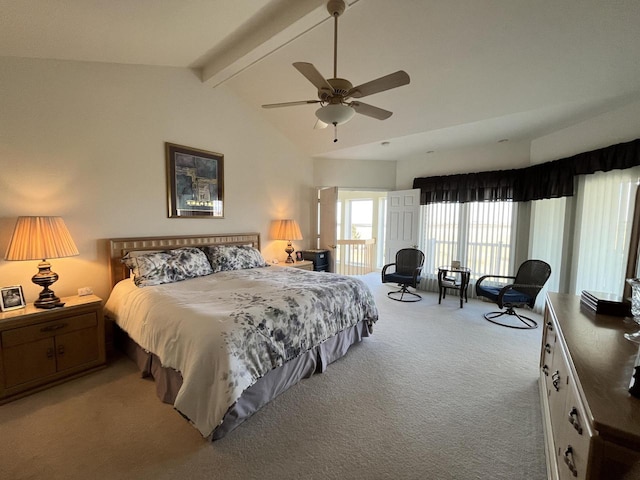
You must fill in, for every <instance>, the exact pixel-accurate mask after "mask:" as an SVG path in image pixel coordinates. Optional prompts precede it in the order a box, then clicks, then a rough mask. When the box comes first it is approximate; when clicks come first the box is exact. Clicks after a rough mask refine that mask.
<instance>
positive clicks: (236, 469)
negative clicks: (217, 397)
mask: <svg viewBox="0 0 640 480" xmlns="http://www.w3.org/2000/svg"><path fill="white" fill-rule="evenodd" d="M363 279H364V280H365V281H366V282H367V283H368V284H369V285H370V286H371V288H372V290H373V291H374V295H375V297H376V301H377V304H378V308H379V311H380V321H379V322H378V324H377V325H376V327H375V330H374V335H373V336H372V337H370V338H368V339H365V340H364V341H363V342H362V343H361V344H358V345H355V346H354V347H352V349H351V350H350V351H349V353H348V354H347V356H346V357H344V358H343V359H341V360H339V361H337V362H335V363H334V364H332V365H330V366H329V369H328V371H327V372H326V373H324V374H321V375H315V376H314V377H313V378H311V379H308V380H304V381H303V382H301V383H300V384H298V385H296V386H294V387H293V388H291V389H290V390H288V391H287V392H285V393H284V394H282V395H281V396H279V397H278V398H277V399H275V400H274V401H272V402H271V403H270V404H268V405H267V406H266V407H265V408H263V409H262V410H261V411H259V412H258V413H257V414H255V415H254V416H253V417H252V418H251V419H249V420H248V421H247V422H245V423H244V424H243V425H241V426H240V427H239V428H238V429H236V430H235V431H234V432H232V433H231V434H230V435H228V436H227V437H226V438H224V439H222V440H221V441H217V442H214V443H208V442H206V441H205V440H203V439H202V437H201V436H200V434H199V433H198V431H197V430H196V429H195V428H193V427H192V426H190V425H189V424H188V423H187V422H186V421H185V420H184V419H183V418H182V417H181V416H180V415H179V414H178V413H177V412H175V411H174V410H173V409H172V407H171V406H170V405H166V404H162V403H161V402H160V401H159V400H158V399H157V398H156V397H155V391H154V386H153V383H152V382H151V381H148V380H143V379H141V378H140V377H139V374H138V372H137V370H136V368H135V366H134V365H133V364H132V363H131V362H130V361H129V360H127V359H126V358H123V357H119V358H117V359H116V360H115V361H114V362H112V363H111V364H110V365H109V367H108V368H106V369H105V370H102V371H100V372H97V373H93V374H91V375H88V376H85V377H82V378H80V379H77V380H74V381H71V382H68V383H65V384H63V385H60V386H57V387H54V388H51V389H48V390H45V391H43V392H40V393H37V394H34V395H31V396H29V397H26V398H23V399H20V400H17V401H15V402H12V403H9V404H7V405H4V406H0V478H2V479H5V478H6V479H41V478H42V479H44V478H46V479H48V480H53V479H178V478H179V479H205V478H206V479H224V480H235V479H238V480H239V479H254V478H255V479H367V480H375V479H434V480H436V479H437V480H446V479H456V480H467V479H474V480H475V479H508V480H518V479H523V480H524V479H526V480H542V479H544V478H546V469H545V459H544V448H543V436H542V420H541V414H540V404H539V397H538V387H537V376H538V368H537V364H538V357H539V349H540V335H541V329H540V328H538V329H536V330H532V331H518V330H512V329H508V328H504V327H499V326H497V325H494V324H491V323H489V322H487V321H486V320H484V319H483V317H482V313H484V312H486V311H489V310H492V309H493V308H492V304H489V303H483V302H480V301H477V300H470V301H469V303H468V304H466V305H465V307H464V309H460V308H458V302H457V301H456V299H455V298H447V299H446V300H445V301H443V304H442V305H438V298H437V295H436V294H432V293H424V294H423V299H422V301H420V302H417V303H398V302H394V301H392V300H389V299H388V298H387V297H386V292H387V291H389V290H390V289H391V288H392V287H391V286H388V285H381V284H380V281H379V276H378V275H374V274H371V275H367V276H365V277H363ZM534 317H535V318H538V319H539V318H540V317H539V316H536V315H534Z"/></svg>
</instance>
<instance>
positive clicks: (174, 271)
mask: <svg viewBox="0 0 640 480" xmlns="http://www.w3.org/2000/svg"><path fill="white" fill-rule="evenodd" d="M122 263H124V264H125V265H126V266H127V267H128V268H129V269H130V270H131V271H132V273H133V281H134V283H135V284H136V285H137V286H138V287H148V286H151V285H161V284H163V283H173V282H179V281H181V280H186V279H188V278H194V277H199V276H203V275H209V274H211V273H213V271H212V270H211V265H210V264H209V260H207V256H206V255H205V254H204V253H203V252H202V250H200V249H199V248H195V247H184V248H176V249H175V250H168V251H164V252H149V253H144V252H129V253H127V255H125V256H124V257H123V258H122Z"/></svg>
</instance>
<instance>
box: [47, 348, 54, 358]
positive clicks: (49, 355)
mask: <svg viewBox="0 0 640 480" xmlns="http://www.w3.org/2000/svg"><path fill="white" fill-rule="evenodd" d="M47 358H53V348H47Z"/></svg>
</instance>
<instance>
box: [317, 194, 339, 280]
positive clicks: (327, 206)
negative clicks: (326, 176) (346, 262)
mask: <svg viewBox="0 0 640 480" xmlns="http://www.w3.org/2000/svg"><path fill="white" fill-rule="evenodd" d="M337 210H338V187H330V188H323V189H322V190H320V248H321V249H324V250H329V271H330V272H335V271H336V244H337V243H338V222H337V218H338V217H337Z"/></svg>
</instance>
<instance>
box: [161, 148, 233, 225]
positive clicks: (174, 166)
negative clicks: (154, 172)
mask: <svg viewBox="0 0 640 480" xmlns="http://www.w3.org/2000/svg"><path fill="white" fill-rule="evenodd" d="M165 152H166V157H167V197H168V207H169V217H170V218H174V217H187V218H224V175H223V173H224V168H223V167H224V155H222V154H221V153H215V152H208V151H206V150H200V149H197V148H191V147H185V146H183V145H176V144H173V143H168V142H167V143H165Z"/></svg>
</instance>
